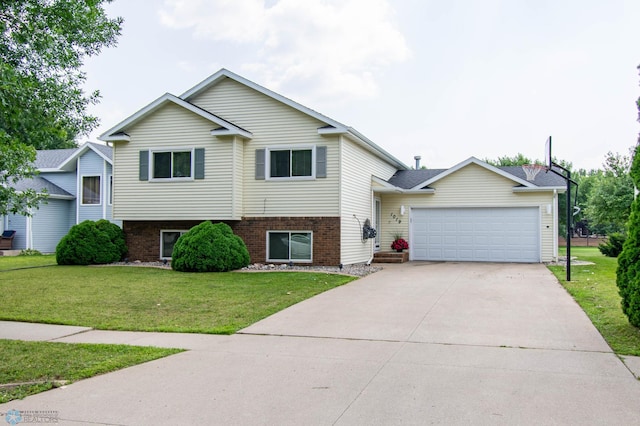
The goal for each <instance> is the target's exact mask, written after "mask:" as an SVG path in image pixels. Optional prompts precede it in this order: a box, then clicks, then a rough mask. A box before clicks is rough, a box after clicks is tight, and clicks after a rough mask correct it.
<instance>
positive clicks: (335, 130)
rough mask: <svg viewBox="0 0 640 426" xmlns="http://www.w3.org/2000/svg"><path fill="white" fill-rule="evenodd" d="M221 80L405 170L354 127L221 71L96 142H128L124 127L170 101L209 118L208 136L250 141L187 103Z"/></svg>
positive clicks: (153, 105)
mask: <svg viewBox="0 0 640 426" xmlns="http://www.w3.org/2000/svg"><path fill="white" fill-rule="evenodd" d="M225 79H231V80H234V81H236V82H238V83H240V84H242V85H244V86H247V87H249V88H251V89H253V90H255V91H257V92H259V93H262V94H263V95H265V96H268V97H270V98H272V99H274V100H276V101H278V102H281V103H283V104H285V105H287V106H289V107H291V108H293V109H295V110H297V111H300V112H302V113H303V114H306V115H308V116H311V117H313V118H315V119H317V120H318V121H321V122H323V123H324V124H325V126H321V127H320V128H318V133H319V134H321V135H323V134H324V135H330V134H335V135H345V136H347V137H349V138H350V139H351V140H353V141H354V142H356V143H357V144H359V145H360V146H362V147H364V148H365V149H367V150H368V151H370V152H372V153H373V154H374V155H376V156H378V157H380V158H382V159H384V160H385V161H387V162H389V163H391V164H392V165H393V166H394V167H396V168H397V169H401V170H404V169H408V167H407V166H406V165H405V164H404V163H403V162H402V161H400V160H398V159H397V158H395V157H394V156H393V155H391V154H390V153H388V152H387V151H385V150H384V149H382V148H381V147H379V146H378V145H376V144H375V143H373V142H372V141H371V140H369V139H367V138H366V137H365V136H364V135H362V134H361V133H359V132H358V131H356V130H355V129H354V128H352V127H349V126H345V125H344V124H342V123H340V122H339V121H336V120H334V119H332V118H329V117H327V116H326V115H323V114H321V113H319V112H317V111H314V110H312V109H311V108H308V107H306V106H304V105H302V104H299V103H297V102H295V101H293V100H291V99H289V98H287V97H285V96H282V95H280V94H279V93H276V92H274V91H272V90H269V89H267V88H266V87H263V86H260V85H259V84H256V83H254V82H253V81H251V80H248V79H246V78H244V77H242V76H240V75H238V74H235V73H233V72H231V71H229V70H227V69H225V68H222V69H221V70H219V71H218V72H216V73H215V74H213V75H211V76H210V77H208V78H206V79H205V80H203V81H201V82H200V83H198V84H196V85H195V86H193V87H192V88H191V89H189V90H187V91H186V92H184V93H183V94H181V95H180V96H179V97H178V96H174V95H171V94H170V93H166V94H164V95H163V96H161V97H160V98H158V99H156V100H155V101H153V102H152V103H150V104H149V105H147V106H146V107H144V108H142V109H141V110H140V111H138V112H136V113H135V114H133V115H132V116H130V117H129V118H127V119H126V120H124V121H122V122H120V123H119V124H117V125H116V126H114V127H112V128H111V129H109V130H107V131H106V132H104V133H103V134H101V135H100V136H99V137H98V139H100V140H102V141H105V142H116V141H129V140H130V138H129V135H127V134H126V127H127V126H130V125H131V124H133V123H135V122H136V121H138V120H140V119H142V118H143V117H145V116H146V115H147V114H150V113H152V112H153V111H154V110H155V109H157V108H159V107H160V106H161V105H164V103H165V102H168V101H171V102H174V103H175V104H177V105H180V106H183V107H184V108H187V109H188V110H190V111H192V112H195V113H197V114H199V115H201V116H203V117H205V118H208V119H210V120H211V121H213V122H214V123H216V124H217V125H218V126H219V127H220V128H216V129H214V130H212V132H211V134H212V135H218V136H219V135H236V134H237V135H240V136H243V137H245V138H247V139H251V138H252V137H253V135H252V134H251V132H249V131H247V130H245V129H243V128H241V127H240V126H236V125H235V124H233V123H231V122H229V121H227V120H224V119H222V118H221V117H219V116H217V115H215V114H214V113H212V112H209V111H206V110H204V109H202V108H200V107H198V106H196V105H194V104H192V103H191V102H190V101H191V100H192V99H193V98H194V97H196V96H197V95H199V94H200V93H202V92H203V91H205V90H207V89H209V88H211V87H213V86H215V85H216V84H218V83H220V82H221V81H224V80H225Z"/></svg>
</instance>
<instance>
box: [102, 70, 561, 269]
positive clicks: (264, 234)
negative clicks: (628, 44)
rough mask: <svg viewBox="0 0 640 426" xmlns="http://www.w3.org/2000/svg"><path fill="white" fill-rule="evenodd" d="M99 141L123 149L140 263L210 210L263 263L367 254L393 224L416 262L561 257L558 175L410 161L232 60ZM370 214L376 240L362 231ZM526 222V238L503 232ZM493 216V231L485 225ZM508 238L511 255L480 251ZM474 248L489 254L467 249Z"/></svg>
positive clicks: (132, 239) (117, 173)
mask: <svg viewBox="0 0 640 426" xmlns="http://www.w3.org/2000/svg"><path fill="white" fill-rule="evenodd" d="M100 139H101V140H103V141H106V142H108V143H110V144H112V146H113V164H114V175H113V186H114V188H113V189H114V191H113V193H114V206H113V207H114V210H113V216H114V217H115V218H117V219H119V220H122V226H123V229H124V231H125V234H126V238H127V244H128V247H129V256H130V259H132V260H133V259H139V260H143V261H150V260H157V259H170V258H171V253H172V250H173V244H174V243H175V241H176V240H177V238H178V237H179V236H180V235H181V234H182V233H184V232H186V231H187V230H189V229H190V228H191V227H192V226H194V225H196V224H198V223H200V222H201V221H204V220H211V221H213V222H216V221H223V222H225V223H228V224H229V225H230V226H231V227H232V228H233V230H234V232H235V233H237V234H238V235H240V236H241V237H242V238H243V240H244V241H245V243H246V244H247V247H248V249H249V253H250V255H251V261H252V262H261V263H262V262H274V263H278V262H280V263H282V262H285V263H288V262H295V263H306V264H316V265H338V264H353V263H363V262H368V261H370V260H371V258H372V256H373V254H374V252H375V251H376V250H388V247H389V245H390V244H391V241H392V240H393V237H394V235H395V234H402V235H403V236H404V237H405V238H408V240H409V243H410V258H411V259H413V260H422V259H424V260H430V259H433V260H496V261H511V260H512V257H511V256H510V255H506V254H504V253H505V252H509V253H513V252H520V251H522V252H526V253H527V254H526V255H521V256H518V257H517V258H516V259H515V260H516V261H526V262H540V261H547V260H552V258H554V257H555V256H556V254H557V249H556V246H555V243H554V241H555V239H554V237H555V235H556V233H557V232H556V229H555V228H556V223H557V211H556V208H555V206H556V197H557V193H558V192H559V191H562V185H563V183H562V182H561V181H560V182H558V179H554V178H552V174H547V175H545V176H544V177H543V176H540V178H539V179H536V181H534V182H529V181H527V180H525V179H524V177H523V176H524V172H523V171H522V170H518V169H513V170H507V169H499V168H495V167H493V166H490V165H488V164H486V163H483V162H481V161H479V160H476V159H474V158H471V159H469V160H467V161H465V162H464V163H461V164H459V165H457V166H455V167H453V168H452V169H449V170H437V171H433V170H409V168H408V167H407V166H406V165H405V164H403V163H402V162H401V161H399V160H398V159H396V158H395V157H394V156H392V155H391V154H389V153H388V152H386V151H385V150H383V149H382V148H380V147H379V146H377V145H376V144H374V143H373V142H372V141H370V140H369V139H367V138H366V137H365V136H363V135H362V134H360V133H359V132H357V131H356V130H354V129H353V128H351V127H348V126H345V125H344V124H341V123H339V122H337V121H335V120H333V119H331V118H329V117H326V116H324V115H322V114H320V113H318V112H316V111H314V110H311V109H309V108H307V107H305V106H302V105H300V104H298V103H296V102H294V101H292V100H290V99H288V98H285V97H283V96H281V95H279V94H277V93H275V92H272V91H270V90H268V89H266V88H264V87H262V86H260V85H257V84H255V83H253V82H251V81H249V80H247V79H245V78H243V77H241V76H238V75H236V74H234V73H232V72H230V71H228V70H225V69H223V70H220V71H219V72H217V73H215V74H214V75H212V76H211V77H209V78H208V79H206V80H204V81H203V82H201V83H200V84H198V85H196V86H195V87H193V88H192V89H189V90H188V91H187V92H185V93H184V94H182V95H181V96H179V97H178V96H174V95H171V94H168V93H167V94H165V95H163V96H161V97H160V98H158V99H156V100H155V101H153V102H152V103H150V104H149V105H147V106H146V107H144V108H143V109H141V110H140V111H138V112H136V113H135V114H133V115H132V116H130V117H129V118H127V119H125V120H124V121H122V122H121V123H119V124H117V125H116V126H114V127H113V128H111V129H110V130H108V131H107V132H105V133H104V134H102V135H101V136H100ZM550 206H551V207H550ZM445 209H446V210H445ZM438 213H440V215H438ZM465 214H470V216H472V217H476V216H477V217H480V218H484V219H474V220H472V221H471V222H469V219H467V218H465V217H463V216H465ZM434 215H435V216H436V217H434ZM438 216H440V217H438ZM533 216H535V218H534V217H533ZM454 218H458V219H454ZM367 220H369V223H371V226H372V227H373V228H375V229H376V230H377V235H376V237H375V238H371V239H365V238H363V232H362V230H363V226H364V225H365V222H366V221H367ZM452 220H453V222H451V221H452ZM483 220H485V221H486V223H485V222H482V221H483ZM438 221H439V222H438ZM478 221H480V222H479V223H476V222H478ZM521 222H524V223H526V226H524V227H523V228H522V229H525V230H526V231H523V232H524V233H525V234H526V237H527V238H524V236H525V234H523V235H521V234H518V233H517V232H518V231H513V232H511V233H507V234H504V235H502V233H500V231H499V230H500V229H501V228H502V225H505V226H508V227H509V229H512V228H513V227H515V228H521V227H520V223H521ZM534 222H535V229H530V227H531V226H532V224H533V223H534ZM512 223H516V225H515V226H514V225H512ZM496 224H497V225H500V226H498V231H497V232H498V234H497V235H491V232H485V231H484V230H485V229H487V226H494V225H496ZM452 226H455V227H457V228H456V229H459V231H460V234H459V235H457V234H456V235H455V237H452V236H451V235H452V234H450V230H451V227H452ZM469 226H471V228H469ZM434 228H440V229H442V230H443V233H441V234H440V236H438V237H435V235H436V234H435V232H436V231H435V229H434ZM445 231H446V232H445ZM456 232H457V231H456ZM476 237H479V238H481V239H484V241H483V242H481V241H479V239H478V238H476ZM500 238H501V239H503V240H504V244H505V248H503V249H502V253H503V254H500V253H498V252H497V250H494V249H493V248H488V249H485V248H484V247H485V246H486V244H487V239H488V241H489V242H490V243H491V244H493V245H494V246H499V245H500V244H501V243H500V241H499V239H500ZM438 239H440V241H441V243H440V247H441V248H440V252H437V250H435V249H434V247H436V246H438V244H439V243H438ZM468 244H472V245H477V247H478V250H480V251H483V252H484V251H486V250H488V253H489V254H488V255H486V256H484V255H483V256H475V255H467V252H468V250H469V249H468V248H465V247H469V246H468ZM471 250H472V251H476V249H475V248H471ZM532 250H533V251H535V255H534V254H533V252H532Z"/></svg>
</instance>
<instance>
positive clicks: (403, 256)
mask: <svg viewBox="0 0 640 426" xmlns="http://www.w3.org/2000/svg"><path fill="white" fill-rule="evenodd" d="M408 261H409V252H407V251H403V252H401V253H398V252H396V251H379V252H376V253H374V255H373V263H404V262H408Z"/></svg>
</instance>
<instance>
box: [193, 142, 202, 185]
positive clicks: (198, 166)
mask: <svg viewBox="0 0 640 426" xmlns="http://www.w3.org/2000/svg"><path fill="white" fill-rule="evenodd" d="M195 157H196V158H195V167H196V170H195V173H194V175H193V177H194V178H195V179H204V148H196V149H195Z"/></svg>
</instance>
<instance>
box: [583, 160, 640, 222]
mask: <svg viewBox="0 0 640 426" xmlns="http://www.w3.org/2000/svg"><path fill="white" fill-rule="evenodd" d="M630 167H631V159H630V157H628V156H626V155H620V154H618V153H615V154H614V153H612V152H608V153H607V156H606V159H605V163H604V172H603V173H601V174H599V175H596V178H595V179H594V180H593V182H591V188H589V195H588V198H587V206H586V209H585V215H586V217H587V218H588V219H589V223H590V225H591V227H592V228H601V229H604V230H606V231H607V232H606V233H607V234H609V233H611V232H624V230H625V226H626V223H627V220H628V219H629V213H630V211H631V202H632V201H633V180H632V179H631V176H630V175H629V169H630Z"/></svg>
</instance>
